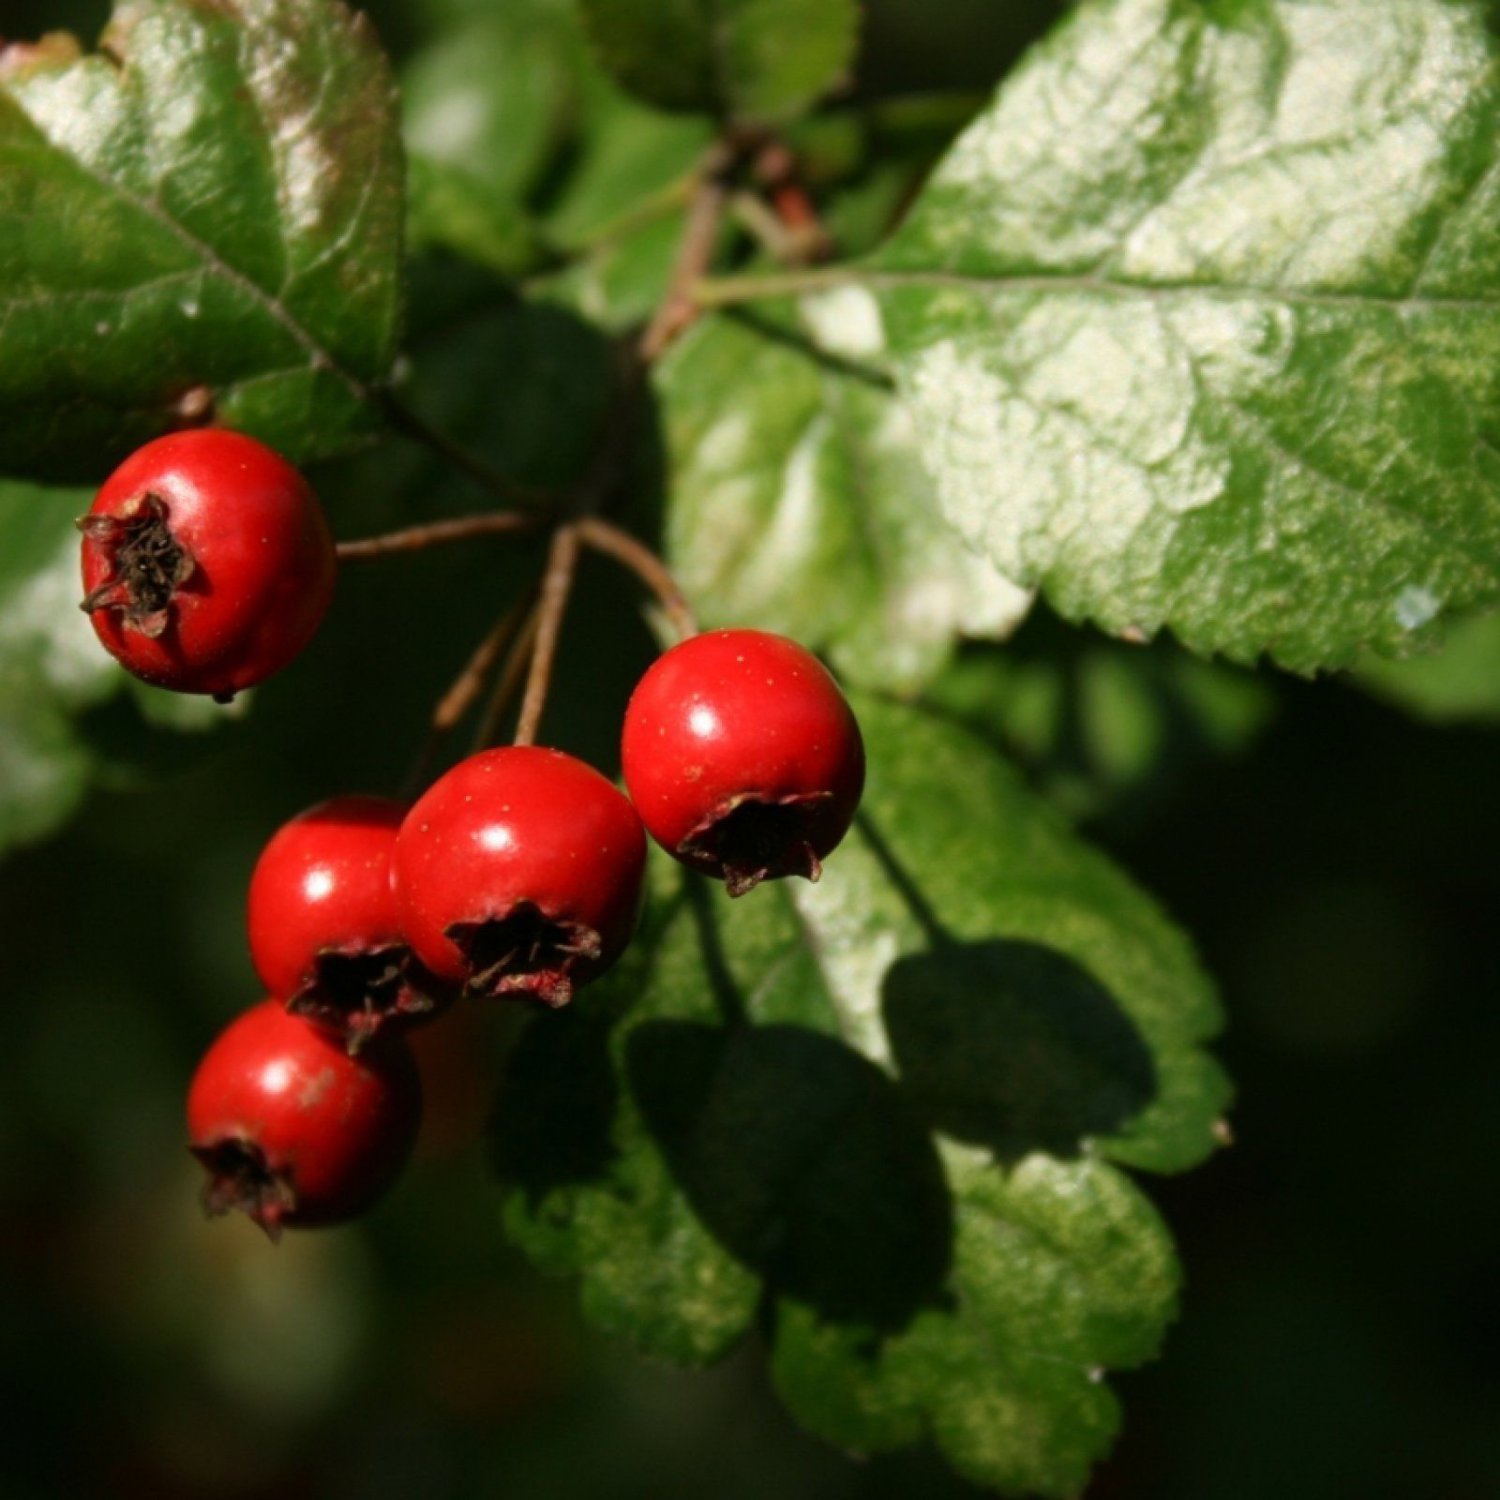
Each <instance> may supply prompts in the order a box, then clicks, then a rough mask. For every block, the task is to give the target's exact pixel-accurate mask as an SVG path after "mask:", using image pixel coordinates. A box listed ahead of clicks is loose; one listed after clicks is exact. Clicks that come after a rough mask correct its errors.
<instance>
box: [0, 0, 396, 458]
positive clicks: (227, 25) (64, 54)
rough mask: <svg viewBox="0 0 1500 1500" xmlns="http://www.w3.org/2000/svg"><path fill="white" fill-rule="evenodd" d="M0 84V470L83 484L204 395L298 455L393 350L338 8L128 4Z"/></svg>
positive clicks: (379, 225) (378, 227) (204, 0)
mask: <svg viewBox="0 0 1500 1500" xmlns="http://www.w3.org/2000/svg"><path fill="white" fill-rule="evenodd" d="M101 48H102V50H101V51H100V52H98V53H96V54H93V55H91V56H86V57H85V56H80V55H78V53H77V51H76V49H75V48H73V47H72V46H71V45H65V44H63V43H58V44H55V45H54V46H52V47H50V48H49V49H46V50H44V51H43V53H42V54H40V55H38V56H32V57H27V56H22V58H21V59H20V60H19V61H18V62H15V63H13V64H11V65H10V66H8V67H7V69H6V71H5V74H4V76H3V77H0V468H3V469H8V470H10V471H13V472H16V473H27V474H32V475H37V476H49V477H59V476H61V477H79V478H82V477H84V476H88V477H98V475H99V474H100V473H102V472H103V471H105V470H106V469H107V468H108V466H109V463H110V461H111V460H112V459H114V458H116V457H118V456H119V455H120V454H121V453H122V452H123V451H125V450H127V449H129V448H130V447H132V446H133V445H135V444H136V443H139V442H140V441H142V440H143V439H145V438H147V437H150V436H152V435H154V434H156V433H158V432H160V431H162V430H163V429H166V428H169V427H171V426H173V425H175V424H176V423H177V422H179V421H180V420H181V413H182V406H181V403H182V402H183V400H184V397H185V396H187V395H188V393H190V392H194V391H197V390H198V389H199V388H202V387H207V388H208V390H209V391H210V392H211V393H212V396H213V400H214V409H215V413H216V415H217V417H218V419H219V420H221V421H223V422H225V423H227V424H230V425H233V426H235V427H239V428H243V429H245V430H246V431H250V432H253V433H255V434H256V435H257V436H259V437H261V438H263V439H265V440H266V441H267V442H270V443H272V444H274V445H275V446H276V447H278V448H280V449H281V450H283V451H285V452H287V453H288V454H290V455H291V456H293V457H294V458H299V459H300V458H308V457H311V456H315V455H318V454H323V453H329V452H332V451H336V450H338V449H339V448H342V447H345V446H347V445H348V444H349V442H350V440H351V438H352V437H354V436H355V435H356V434H358V433H360V432H362V431H363V430H364V429H365V428H366V427H367V426H368V424H369V422H370V411H369V403H368V400H367V386H368V384H369V383H370V382H372V381H376V380H379V379H381V378H382V377H384V375H385V374H386V371H387V369H388V367H389V365H390V362H391V357H392V352H393V349H394V347H395V340H396V335H397V323H398V313H399V298H398V284H397V272H398V266H399V251H400V233H401V222H400V221H401V191H402V189H401V182H402V166H401V151H400V143H399V140H398V138H397V133H396V126H395V112H394V98H393V91H392V85H391V79H390V76H389V73H388V70H387V68H386V64H385V61H384V58H383V56H382V54H381V52H380V50H379V47H378V45H377V44H376V42H375V40H374V37H373V34H372V33H371V31H370V29H369V27H368V25H367V24H366V23H365V22H363V21H362V20H360V19H359V18H358V17H357V16H353V15H351V13H350V12H348V11H347V10H346V9H344V8H343V6H341V5H338V4H335V3H332V0H133V3H130V4H128V5H121V6H120V7H119V8H118V10H117V12H116V16H115V19H114V21H113V23H112V24H111V26H110V27H109V29H108V30H107V31H106V33H105V35H104V38H103V41H102V43H101Z"/></svg>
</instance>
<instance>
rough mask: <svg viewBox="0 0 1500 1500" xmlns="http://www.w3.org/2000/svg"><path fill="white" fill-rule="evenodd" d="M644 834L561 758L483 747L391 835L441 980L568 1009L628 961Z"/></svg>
mask: <svg viewBox="0 0 1500 1500" xmlns="http://www.w3.org/2000/svg"><path fill="white" fill-rule="evenodd" d="M645 865H646V836H645V833H644V832H643V831H642V829H641V820H640V819H639V818H638V817H637V816H636V812H635V809H634V808H633V807H632V806H631V805H630V803H629V801H628V800H627V799H626V798H625V796H624V795H623V794H622V793H620V792H619V791H618V790H616V788H615V787H614V786H613V785H611V784H610V782H609V781H608V780H607V779H606V778H605V777H603V776H601V775H600V774H599V772H598V771H596V770H594V769H593V768H592V767H591V766H586V765H585V764H584V763H583V762H582V761H581V760H575V759H574V758H573V757H572V756H571V755H564V754H563V753H562V752H561V751H560V750H546V749H542V748H540V747H538V746H533V745H510V746H505V747H503V748H500V749H495V750H484V751H481V752H480V753H479V754H478V755H472V756H470V757H469V758H468V759H467V760H465V761H462V762H460V763H459V764H458V765H456V766H455V767H454V768H453V769H452V770H451V771H449V772H447V773H446V774H445V775H443V776H442V777H440V778H439V779H438V780H437V781H435V782H434V783H433V784H432V786H431V787H429V788H428V789H427V791H426V792H425V793H424V794H423V795H422V797H420V798H419V799H418V801H417V803H416V804H415V806H413V808H412V810H411V811H410V812H409V813H408V814H407V816H406V821H405V822H404V823H403V824H402V825H401V832H400V834H399V835H398V836H397V839H396V898H397V902H398V904H399V908H400V912H401V925H402V930H403V931H404V932H405V933H406V938H407V941H408V942H409V943H410V944H411V946H412V949H413V951H414V952H415V953H416V955H417V957H418V958H420V959H421V961H422V962H423V963H424V964H426V965H427V967H428V968H430V969H431V970H432V971H433V972H434V973H435V974H437V975H438V976H439V977H440V978H443V979H448V980H452V981H454V982H455V983H464V984H466V985H467V986H468V989H469V991H470V993H473V994H479V995H516V996H523V997H524V996H529V997H531V998H533V999H536V1000H540V1001H542V1002H543V1003H545V1004H547V1005H551V1006H560V1005H566V1004H567V1003H568V1001H569V1000H570V999H572V996H573V991H574V989H575V988H576V987H577V986H578V985H580V984H584V983H586V982H587V981H588V980H590V979H593V978H595V977H597V976H598V975H599V974H601V973H603V972H604V970H605V969H607V968H608V967H609V966H610V965H611V964H612V963H613V962H614V961H615V960H616V959H617V958H618V957H619V956H620V954H621V953H622V952H623V951H624V949H625V946H626V944H627V943H629V941H630V936H631V934H632V933H633V932H634V930H635V924H636V919H637V917H638V915H639V912H640V902H641V888H642V879H643V876H644V874H645Z"/></svg>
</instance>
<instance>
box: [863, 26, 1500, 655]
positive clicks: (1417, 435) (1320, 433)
mask: <svg viewBox="0 0 1500 1500" xmlns="http://www.w3.org/2000/svg"><path fill="white" fill-rule="evenodd" d="M1494 53H1495V48H1494V41H1493V37H1492V35H1491V33H1490V31H1489V30H1488V29H1487V27H1486V14H1485V10H1484V8H1483V7H1482V6H1480V5H1477V4H1434V3H1430V0H1399V3H1366V0H1343V3H1339V4H1331V5H1314V6H1309V5H1301V4H1292V3H1279V0H1244V3H1238V4H1234V5H1227V6H1202V5H1198V4H1188V3H1183V0H1095V3H1092V4H1089V5H1086V6H1084V7H1082V8H1080V10H1079V12H1078V13H1077V15H1076V16H1075V17H1074V18H1073V19H1072V20H1071V21H1070V22H1069V23H1067V24H1065V25H1064V27H1063V28H1062V29H1061V30H1060V31H1059V32H1058V33H1057V34H1056V36H1055V37H1054V38H1052V39H1051V40H1050V41H1049V42H1047V43H1046V44H1045V45H1043V46H1042V47H1041V48H1039V49H1038V50H1037V51H1036V52H1034V53H1033V54H1032V55H1031V56H1030V58H1029V59H1028V60H1027V61H1026V63H1025V64H1024V65H1023V66H1022V67H1021V68H1020V69H1018V71H1017V72H1016V73H1015V74H1014V75H1013V76H1012V77H1011V78H1010V79H1009V80H1008V81H1007V82H1006V84H1005V85H1004V86H1003V87H1002V89H1001V91H1000V93H999V95H998V96H997V98H996V100H995V102H994V104H993V106H992V107H991V108H990V109H989V110H988V111H987V112H986V113H985V114H984V115H983V116H982V117H981V118H980V119H979V120H977V121H976V122H975V123H974V124H973V125H972V126H971V127H970V128H969V130H968V131H967V132H966V133H965V135H964V136H963V138H962V139H961V140H960V141H959V143H958V144H957V145H956V146H955V147H954V148H953V150H952V152H951V153H950V154H949V156H948V157H947V158H946V160H945V161H944V163H943V165H942V166H941V168H940V169H939V171H938V172H937V174H936V176H935V177H934V178H933V180H932V182H931V183H930V184H929V186H928V187H927V189H926V191H925V192H924V193H923V195H922V198H921V199H920V201H919V202H918V203H917V205H916V207H915V208H914V210H913V212H912V214H911V216H910V217H909V218H908V220H907V221H906V223H905V225H904V226H903V228H902V229H901V231H900V233H899V234H898V235H897V236H896V238H895V239H894V240H893V241H892V242H891V244H890V245H889V246H888V247H886V249H884V250H883V251H882V252H881V253H880V255H879V256H878V257H877V260H876V262H875V266H876V268H877V269H876V272H875V275H874V281H875V284H876V285H877V286H878V288H879V290H880V296H881V300H882V304H883V306H884V309H885V312H886V316H887V321H888V328H889V337H890V340H891V346H892V349H893V351H894V353H895V356H896V362H897V370H898V375H899V378H900V381H901V384H902V388H903V390H904V392H905V393H906V395H907V396H908V398H909V399H910V402H911V406H912V412H913V416H914V418H915V420H916V422H917V426H918V429H919V431H920V433H921V435H922V443H923V454H924V457H925V459H926V462H927V464H928V466H929V468H930V469H931V471H932V473H933V475H934V478H935V479H936V481H937V486H938V492H939V495H940V498H941V501H942V504H943V508H944V511H945V513H946V514H947V516H948V518H949V520H950V521H951V522H952V523H953V524H954V525H955V526H956V527H957V528H958V529H959V530H960V531H961V532H962V533H963V535H965V536H966V537H967V538H968V539H969V540H970V541H971V542H972V543H973V544H974V545H975V546H978V547H981V548H983V549H984V551H985V552H986V553H987V554H988V555H989V556H990V557H991V558H992V559H993V560H994V561H995V563H996V565H997V567H999V568H1000V570H1001V571H1002V572H1004V573H1006V574H1007V575H1008V576H1010V577H1012V578H1015V579H1016V580H1017V581H1019V582H1022V583H1024V584H1029V585H1038V586H1040V587H1041V588H1042V589H1043V590H1044V592H1045V593H1046V595H1047V597H1048V599H1049V601H1050V602H1051V603H1052V604H1053V605H1054V606H1055V607H1056V608H1058V609H1059V610H1060V611H1061V612H1062V613H1063V614H1065V615H1067V616H1068V617H1069V618H1072V619H1086V618H1087V619H1092V620H1095V621H1097V622H1098V623H1100V624H1101V625H1102V626H1104V627H1105V628H1106V629H1108V630H1111V631H1114V632H1117V633H1119V632H1127V631H1134V632H1144V633H1145V634H1148V635H1149V634H1151V633H1153V632H1155V631H1157V630H1158V629H1160V628H1162V627H1163V626H1165V627H1169V628H1171V629H1172V630H1173V631H1174V632H1176V634H1177V635H1178V636H1179V637H1180V638H1181V639H1182V640H1183V641H1185V642H1186V643H1187V644H1188V645H1190V646H1192V647H1193V648H1194V649H1197V650H1202V651H1220V652H1223V653H1225V654H1226V655H1228V656H1231V657H1233V658H1235V659H1237V660H1242V661H1248V660H1251V659H1253V658H1254V657H1256V656H1257V655H1258V654H1260V653H1262V652H1264V653H1267V654H1269V655H1270V656H1272V657H1273V658H1274V659H1275V660H1276V661H1278V662H1280V663H1281V664H1282V665H1284V666H1288V667H1291V668H1294V669H1296V670H1299V671H1309V670H1312V669H1314V668H1319V667H1330V666H1340V665H1345V664H1348V663H1349V662H1351V661H1352V660H1353V659H1354V658H1355V657H1356V655H1357V654H1358V653H1359V652H1360V651H1361V650H1363V649H1366V648H1368V649H1374V650H1377V651H1380V652H1383V653H1392V654H1400V653H1404V652H1406V651H1408V650H1410V649H1412V648H1414V647H1417V646H1418V645H1420V644H1421V643H1422V642H1423V641H1424V640H1425V639H1427V636H1428V632H1429V628H1430V626H1431V625H1432V622H1433V621H1434V620H1435V619H1437V618H1438V617H1439V616H1440V615H1441V614H1443V613H1444V612H1445V611H1447V610H1450V609H1453V608H1458V607H1461V606H1466V605H1471V604H1475V603H1481V602H1484V601H1486V600H1492V599H1494V598H1495V597H1496V595H1497V584H1500V490H1497V485H1500V457H1497V453H1496V448H1495V435H1496V430H1497V425H1496V424H1497V420H1500V384H1497V382H1500V308H1497V304H1496V301H1495V298H1494V283H1495V278H1496V275H1497V272H1500V171H1497V169H1496V165H1495V159H1494V150H1493V145H1494V139H1495V133H1496V129H1497V127H1500V110H1497V92H1496V88H1497V85H1496V78H1497V73H1496V68H1495V61H1494Z"/></svg>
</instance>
